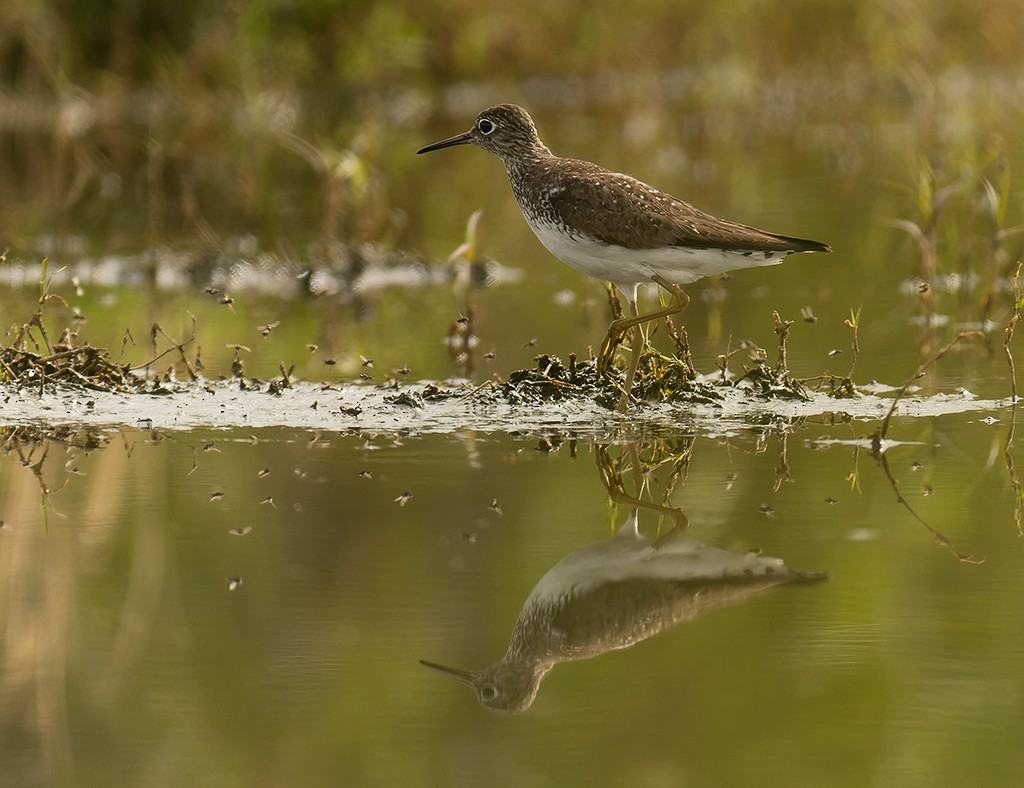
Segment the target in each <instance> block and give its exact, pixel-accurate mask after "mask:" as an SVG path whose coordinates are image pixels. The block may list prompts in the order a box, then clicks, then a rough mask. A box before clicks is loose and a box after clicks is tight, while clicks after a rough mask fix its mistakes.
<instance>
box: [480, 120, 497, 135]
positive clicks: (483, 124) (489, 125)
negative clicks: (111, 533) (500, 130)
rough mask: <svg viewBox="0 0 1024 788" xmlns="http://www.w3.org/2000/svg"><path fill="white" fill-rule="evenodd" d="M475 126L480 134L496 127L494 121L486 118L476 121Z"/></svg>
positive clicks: (487, 132) (488, 132)
mask: <svg viewBox="0 0 1024 788" xmlns="http://www.w3.org/2000/svg"><path fill="white" fill-rule="evenodd" d="M476 127H477V130H478V131H479V132H480V133H481V134H490V133H491V132H492V131H494V129H495V128H496V126H495V125H494V123H493V122H491V121H489V120H487V118H483V119H482V120H479V121H477V124H476Z"/></svg>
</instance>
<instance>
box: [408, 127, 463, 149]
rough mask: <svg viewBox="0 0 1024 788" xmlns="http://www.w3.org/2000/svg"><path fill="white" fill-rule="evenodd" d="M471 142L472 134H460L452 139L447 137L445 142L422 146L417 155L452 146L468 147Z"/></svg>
mask: <svg viewBox="0 0 1024 788" xmlns="http://www.w3.org/2000/svg"><path fill="white" fill-rule="evenodd" d="M472 140H473V132H472V131H466V132H463V133H462V134H456V135H455V136H454V137H449V138H448V139H446V140H441V141H440V142H435V143H434V144H433V145H424V146H423V147H422V148H420V149H419V150H418V151H416V152H417V153H430V151H432V150H441V148H450V147H451V146H452V145H468V144H469V143H470V142H472Z"/></svg>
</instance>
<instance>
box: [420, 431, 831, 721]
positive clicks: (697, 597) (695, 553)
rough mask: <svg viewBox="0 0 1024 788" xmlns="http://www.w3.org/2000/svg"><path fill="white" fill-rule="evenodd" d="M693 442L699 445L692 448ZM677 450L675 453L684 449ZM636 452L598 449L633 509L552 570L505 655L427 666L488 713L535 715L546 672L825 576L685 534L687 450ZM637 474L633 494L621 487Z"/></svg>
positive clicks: (615, 487)
mask: <svg viewBox="0 0 1024 788" xmlns="http://www.w3.org/2000/svg"><path fill="white" fill-rule="evenodd" d="M689 446H692V443H691V444H689ZM677 448H678V447H677ZM639 455H640V452H639V450H638V449H637V447H636V446H635V445H634V446H627V447H625V448H624V450H623V453H622V456H621V457H619V458H614V457H612V455H611V454H610V453H609V451H608V447H607V446H604V447H600V448H599V449H598V451H597V456H598V467H599V468H600V470H601V478H602V480H603V481H604V483H605V486H606V488H607V490H608V493H609V496H610V497H611V498H612V500H613V501H615V502H616V503H621V504H625V505H628V506H630V512H629V516H628V517H627V519H626V522H625V524H624V525H623V526H622V527H621V528H620V529H619V530H618V531H617V532H616V534H615V535H614V536H613V537H612V538H611V539H609V540H607V541H604V542H600V543H598V544H592V545H589V546H587V547H583V548H580V549H579V550H576V551H575V552H573V553H570V554H569V555H567V556H566V557H565V558H563V559H562V560H561V561H559V562H558V563H557V564H555V565H554V566H553V567H552V568H551V569H550V570H548V572H547V573H546V574H545V575H544V576H543V577H542V578H541V579H540V582H538V583H537V585H536V586H535V587H534V589H533V591H531V592H530V596H529V597H528V598H527V600H526V603H525V604H524V605H523V609H522V611H521V612H520V614H519V618H518V620H517V621H516V623H515V626H514V627H513V629H512V637H511V639H510V641H509V645H508V650H507V651H506V652H505V655H504V656H503V657H502V658H501V659H499V660H498V661H497V662H495V663H494V664H492V665H490V666H488V667H486V668H483V669H481V670H475V671H467V670H458V669H456V668H450V667H446V666H444V665H438V664H436V663H433V662H427V661H426V660H421V662H422V664H423V665H426V666H427V667H429V668H433V669H435V670H438V671H441V672H443V673H446V674H447V675H449V676H452V677H454V678H455V679H458V680H459V681H461V682H463V683H464V684H468V685H469V686H471V687H472V688H473V689H474V690H475V691H476V694H477V698H478V699H479V701H480V703H481V704H482V705H484V706H486V707H487V708H489V709H494V710H497V711H505V712H521V711H525V710H526V709H528V708H529V707H530V706H531V705H532V703H533V701H534V698H536V696H537V690H538V689H539V687H540V683H541V681H542V680H543V678H544V676H545V675H547V673H548V671H550V670H551V669H552V668H553V667H554V666H555V665H557V664H558V663H560V662H568V661H571V660H579V659H589V658H590V657H596V656H598V655H599V654H603V653H605V652H606V651H611V650H613V649H622V648H627V647H628V646H632V645H633V644H635V643H639V642H640V641H641V640H645V639H647V638H649V637H651V636H652V635H656V634H658V633H659V632H662V631H664V630H665V629H668V628H669V627H671V626H673V625H675V624H678V623H680V622H682V621H689V620H691V619H693V618H695V617H696V616H698V615H700V614H701V613H703V612H704V611H706V610H709V609H711V608H713V607H718V606H720V605H729V604H735V603H737V602H742V601H743V600H746V599H749V598H750V597H753V596H755V595H756V594H759V593H761V592H762V591H766V590H768V589H770V588H775V587H777V586H782V585H786V584H790V583H806V582H814V581H819V580H824V579H825V577H826V575H825V574H824V573H820V572H798V571H795V570H792V569H790V568H789V567H787V566H786V564H785V563H784V562H783V561H782V559H780V558H770V557H768V556H763V555H759V554H758V553H756V552H746V553H738V552H731V551H728V550H722V549H719V548H716V547H709V546H707V545H703V544H700V543H699V542H696V541H694V540H692V539H689V538H687V537H686V536H684V533H683V532H684V531H685V529H686V526H687V520H686V516H685V515H684V514H683V512H682V511H680V510H679V509H676V508H673V507H671V506H668V505H667V503H668V497H669V493H670V492H671V490H672V488H673V487H674V486H675V484H676V483H677V482H678V481H679V480H680V479H681V478H685V471H686V467H687V465H688V461H689V450H688V449H686V450H684V451H683V452H682V453H680V454H678V455H675V456H671V457H669V458H667V459H665V458H661V459H657V460H656V461H655V462H653V463H652V462H649V461H648V462H641V460H640V456H639ZM663 464H669V465H670V466H671V472H670V474H669V481H668V482H667V483H666V485H665V486H664V490H665V492H664V494H663V497H662V502H661V503H656V502H653V501H651V500H644V499H643V497H642V496H643V494H644V491H645V490H646V488H647V486H648V483H649V479H650V478H651V477H652V470H653V468H654V467H657V466H658V465H663ZM624 470H632V471H633V477H634V483H635V489H636V491H637V493H636V495H632V496H631V495H629V494H628V493H627V492H626V489H625V485H624V484H623V479H622V476H623V471H624ZM640 508H645V509H653V510H655V511H658V512H659V513H660V514H661V515H664V516H665V517H666V518H667V519H668V520H669V522H670V524H671V525H670V527H669V528H668V529H667V531H666V532H665V533H664V534H662V535H660V536H658V537H656V538H654V539H651V538H648V537H646V536H643V535H642V534H641V533H640V531H639V528H638V510H639V509H640Z"/></svg>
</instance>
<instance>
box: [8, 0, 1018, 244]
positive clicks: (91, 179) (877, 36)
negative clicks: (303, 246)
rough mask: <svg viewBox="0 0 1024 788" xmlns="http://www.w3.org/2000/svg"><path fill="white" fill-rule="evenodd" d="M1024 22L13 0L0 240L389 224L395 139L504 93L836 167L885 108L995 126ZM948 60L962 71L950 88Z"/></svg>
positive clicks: (281, 233) (929, 12)
mask: <svg viewBox="0 0 1024 788" xmlns="http://www.w3.org/2000/svg"><path fill="white" fill-rule="evenodd" d="M1022 19H1024V8H1022V4H1021V3H1020V2H1019V0H994V1H993V2H990V3H985V4H978V3H975V2H971V1H970V0H958V1H957V0H954V1H952V2H945V1H944V2H939V1H938V0H935V1H934V2H928V1H927V0H896V1H895V2H890V1H889V0H873V1H872V2H860V0H837V2H830V3H828V4H823V3H821V2H820V1H819V0H794V1H793V2H788V3H786V4H785V5H784V6H780V5H778V4H776V3H766V2H758V1H756V0H734V1H733V2H723V3H714V4H709V3H703V2H696V0H690V1H688V2H678V1H677V0H647V1H646V2H641V3H632V4H625V5H617V6H601V7H595V6H593V5H592V4H589V3H585V2H582V0H576V1H575V2H565V3H558V4H551V3H546V2H539V0H525V1H524V2H522V3H519V4H517V5H516V6H515V8H514V9H513V8H511V7H509V8H504V7H497V6H488V5H483V6H481V5H480V4H478V3H474V2H469V0H447V1H446V2H445V1H437V0H435V1H434V2H427V3H424V2H420V0H415V1H414V0H392V2H386V3H367V2H351V1H346V0H339V1H337V2H326V1H324V0H321V1H320V2H309V3H298V4H297V3H292V2H284V0H256V2H249V3H239V2H231V3H222V2H211V1H210V0H183V1H182V2H174V3H171V2H167V1H166V0H162V1H160V2H151V1H150V0H145V1H143V0H118V2H113V3H103V2H95V1H94V0H93V1H92V2H76V3H71V2H67V0H43V1H42V2H37V1H36V0H10V2H7V3H5V4H4V6H3V9H2V10H0V85H3V86H5V87H3V88H0V108H2V110H3V111H2V112H0V164H2V167H0V240H2V241H3V242H5V243H7V244H8V245H11V246H13V247H16V248H24V247H26V246H30V245H31V244H33V243H37V239H38V237H39V236H41V235H45V236H51V235H52V234H56V235H57V236H58V237H59V236H60V234H62V233H85V234H86V235H88V236H90V237H93V236H97V235H101V236H103V237H104V238H105V243H106V244H107V245H108V247H109V246H114V247H118V246H128V247H137V246H139V245H146V244H153V243H156V242H159V241H162V240H165V239H167V238H180V237H181V236H182V235H183V234H184V235H186V236H193V237H195V238H198V239H200V240H202V241H205V242H206V243H214V244H215V243H217V242H218V240H219V237H220V235H222V234H235V233H240V232H246V231H252V230H255V229H258V230H259V231H260V232H261V234H262V235H264V236H265V237H269V238H271V239H275V238H276V239H281V238H283V237H285V236H287V237H289V239H290V240H292V241H294V237H295V228H296V227H297V226H298V227H301V228H303V230H306V231H308V230H314V231H318V232H322V233H324V234H326V235H328V236H331V237H334V236H335V235H337V236H340V237H341V238H344V239H351V240H355V241H362V240H373V241H388V242H394V241H395V240H396V234H397V233H399V232H400V230H401V227H402V224H403V221H402V216H401V214H400V213H399V212H398V211H397V210H396V208H397V205H398V203H399V201H396V200H393V199H392V197H391V196H390V195H389V193H388V191H389V190H388V189H387V188H386V186H385V184H386V183H388V182H389V181H390V178H389V177H385V176H392V177H393V176H394V175H396V174H401V173H402V171H403V169H404V168H405V167H406V166H407V164H405V163H404V162H396V161H392V160H389V153H390V152H391V151H392V150H393V148H394V146H395V144H396V137H397V138H399V139H400V140H401V141H402V143H403V144H405V139H406V138H408V137H409V136H410V135H411V134H413V133H414V132H415V131H417V130H418V129H419V127H420V126H421V125H422V124H424V123H425V122H427V121H428V120H429V119H430V117H431V116H432V115H434V114H436V113H437V112H438V111H445V112H449V113H452V114H457V115H466V114H471V113H472V112H473V111H475V110H476V109H478V108H479V106H480V105H481V104H482V102H483V100H484V97H485V96H491V95H502V94H509V93H511V94H512V95H513V96H525V97H527V98H529V99H530V102H531V106H536V107H537V108H538V109H541V110H543V108H545V107H547V108H553V107H559V108H569V109H576V110H578V109H580V108H591V109H597V108H600V107H601V106H608V105H611V104H613V103H614V104H615V105H617V106H618V109H617V111H618V112H620V113H625V112H627V111H628V110H630V108H631V107H632V108H633V110H634V111H636V107H637V106H638V105H645V108H646V109H647V110H648V112H651V111H656V110H654V109H652V108H656V107H658V106H664V107H665V110H664V111H672V112H674V111H675V110H678V109H683V110H686V111H687V113H689V114H690V115H691V116H692V117H694V118H697V121H696V122H697V123H699V122H700V110H701V108H706V107H709V106H715V107H718V108H719V109H720V110H721V109H725V110H727V114H728V115H729V116H730V117H729V118H728V119H723V118H722V117H721V113H719V114H718V115H717V116H716V119H715V125H714V130H713V131H712V130H710V129H708V128H706V127H705V128H703V129H701V128H699V127H694V128H688V129H687V131H688V132H689V139H690V140H691V141H692V142H693V144H694V145H695V146H696V147H697V148H698V149H699V147H700V145H701V138H702V136H706V135H709V134H716V135H724V136H727V137H739V138H744V137H747V136H749V135H754V136H755V138H756V135H758V134H762V133H764V132H765V130H766V129H767V130H770V129H771V128H772V127H773V126H774V125H778V124H782V125H783V126H785V127H786V128H787V129H788V130H789V131H790V132H791V133H792V132H797V133H799V132H800V131H801V129H803V131H804V133H809V134H811V135H818V136H819V137H822V138H825V139H827V144H828V147H829V149H830V150H831V152H832V153H833V155H834V157H835V165H836V169H837V171H838V174H839V175H842V174H844V170H845V171H846V174H847V175H848V176H849V175H851V174H855V172H856V170H857V162H858V160H859V158H861V157H862V156H863V151H862V150H861V149H860V148H861V146H862V145H863V144H864V142H865V140H864V139H863V136H864V135H867V137H877V136H879V135H882V136H888V137H889V138H890V140H893V139H897V140H898V138H899V135H900V134H905V133H906V129H905V128H903V129H902V130H901V128H894V127H892V125H887V124H897V125H898V126H899V127H904V126H906V125H909V126H910V131H911V134H912V135H913V136H914V137H916V138H918V140H917V141H918V143H919V148H920V149H919V150H918V151H915V153H919V154H922V155H925V156H932V155H934V154H935V153H936V152H937V151H938V150H940V149H942V150H945V149H948V147H949V145H950V143H956V144H958V145H959V146H960V147H966V144H967V143H970V144H980V143H982V142H984V143H985V144H988V141H982V140H978V139H976V137H975V132H976V131H977V130H978V129H985V128H992V127H993V125H995V124H994V121H996V120H997V119H998V118H997V117H996V116H998V115H1000V114H1001V113H1002V112H1004V111H1007V110H1009V109H1010V108H1009V107H1007V106H1001V101H1002V99H1001V94H1000V91H1001V90H1004V89H1006V82H1005V81H1004V80H1001V79H999V78H998V76H997V75H998V73H1004V74H1006V75H1007V76H1008V78H1009V79H1010V80H1011V81H1012V77H1013V76H1014V75H1016V74H1019V72H1020V68H1021V61H1020V54H1019V41H1020V40H1021V38H1022V37H1024V22H1022ZM978 69H980V71H978ZM951 70H952V71H953V72H955V73H959V74H962V76H961V78H960V79H959V80H958V79H956V78H954V79H952V81H949V82H945V83H944V82H941V81H940V80H939V76H940V75H942V74H944V73H945V74H948V73H949V72H950V71H951ZM989 77H991V79H989ZM513 86H514V87H513ZM958 89H960V90H962V91H964V92H963V93H962V94H959V95H950V91H953V92H955V91H957V90H958ZM954 105H956V106H957V107H958V109H951V107H953V106H954ZM1015 111H1016V112H1018V113H1019V108H1016V109H1015ZM908 113H909V114H908ZM644 121H645V118H644V117H643V116H640V117H638V123H642V122H644ZM646 122H654V123H656V124H664V123H665V122H666V118H665V116H664V115H663V116H662V117H661V118H655V119H654V120H653V121H652V119H651V118H650V117H647V118H646ZM690 123H691V125H693V124H694V121H693V120H691V121H690ZM1007 128H1009V127H1007ZM634 132H635V133H636V134H641V133H643V132H642V130H639V129H634ZM957 135H959V136H960V137H961V139H953V138H954V137H956V136H957ZM140 208H142V210H140Z"/></svg>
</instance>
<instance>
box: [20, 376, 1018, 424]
mask: <svg viewBox="0 0 1024 788" xmlns="http://www.w3.org/2000/svg"><path fill="white" fill-rule="evenodd" d="M877 388H881V387H876V389H877ZM721 393H722V396H721V399H720V400H719V401H717V402H715V403H689V402H686V403H679V404H659V405H643V406H641V407H639V408H637V409H636V410H634V411H632V412H630V413H628V414H619V413H616V412H614V411H610V410H609V409H608V408H606V407H602V406H600V405H598V404H596V403H595V402H592V401H587V400H577V399H566V400H562V401H558V402H544V403H536V404H528V405H523V404H517V405H513V404H509V403H508V402H506V401H503V400H502V399H501V398H500V397H498V396H493V395H492V393H490V392H489V391H487V390H486V389H481V388H479V387H473V386H470V385H469V384H465V383H460V382H438V383H430V382H419V383H409V384H403V385H400V386H396V387H392V388H389V389H380V388H376V387H374V386H370V385H347V386H326V385H323V384H312V383H301V382H296V383H294V384H293V385H292V387H290V388H281V389H277V390H276V391H275V392H274V393H270V392H268V390H267V388H262V389H259V390H255V389H248V390H242V389H240V387H239V385H238V384H237V383H236V382H203V383H196V384H186V385H176V386H175V387H174V389H173V390H171V391H170V392H169V393H167V394H164V395H160V396H154V395H140V394H114V393H104V392H96V391H89V392H79V391H70V390H63V389H62V390H59V391H54V390H49V389H48V390H47V391H45V392H44V393H43V394H39V393H38V390H32V391H30V390H28V389H21V390H17V389H15V388H13V387H0V404H2V410H0V423H2V424H4V425H7V426H11V425H31V426H58V425H87V426H98V427H105V426H109V427H140V428H144V429H148V428H153V429H160V430H189V429H194V428H210V427H212V428H224V429H238V428H245V427H251V428H259V427H275V426H288V427H296V428H299V429H308V430H324V431H366V432H374V433H379V432H393V431H413V432H455V431H458V430H481V431H486V432H507V433H512V432H548V431H559V432H565V433H574V434H579V435H581V436H584V435H586V436H601V435H605V434H612V433H615V432H618V431H621V430H622V428H623V427H632V428H639V429H651V430H672V431H680V430H681V431H685V432H688V433H692V434H700V435H711V436H714V435H728V434H730V433H732V432H734V431H736V430H740V429H746V428H750V427H751V426H755V425H756V426H760V427H764V426H772V427H776V428H779V429H784V428H785V427H786V425H788V424H791V423H794V422H797V421H800V420H803V419H811V420H817V421H821V422H842V421H863V422H873V421H880V420H881V419H883V418H884V417H885V415H886V413H887V412H888V411H889V408H890V407H891V405H892V393H891V392H890V391H884V390H883V391H878V390H872V391H871V392H862V395H861V396H859V397H855V398H842V399H837V398H834V397H831V396H827V395H824V394H811V395H809V398H808V399H807V400H795V399H791V400H781V399H773V400H770V401H766V400H761V399H758V398H757V397H754V396H751V395H750V393H749V392H747V391H745V390H743V389H723V390H722V392H721ZM1009 406H1010V400H1009V399H1000V400H986V399H979V398H976V397H975V396H974V395H973V394H971V393H970V392H967V391H962V392H957V393H952V394H937V395H932V396H929V397H922V396H907V397H905V398H904V399H902V400H900V402H899V404H898V406H897V409H896V415H898V416H904V417H915V418H916V417H928V416H941V415H946V414H953V413H976V414H978V416H979V419H988V420H990V421H991V423H995V421H1003V420H1006V419H1008V418H1009V411H1008V410H1007V409H1008V408H1009ZM992 420H995V421H992ZM859 431H860V430H858V432H859ZM863 431H864V433H868V432H870V430H868V429H867V428H866V427H865V429H864V430H863Z"/></svg>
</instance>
